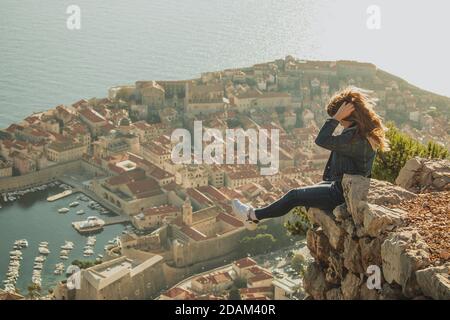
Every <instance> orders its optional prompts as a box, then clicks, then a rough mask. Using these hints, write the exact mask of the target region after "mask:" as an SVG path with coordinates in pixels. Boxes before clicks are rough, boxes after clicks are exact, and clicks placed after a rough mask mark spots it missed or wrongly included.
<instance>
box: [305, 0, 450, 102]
mask: <svg viewBox="0 0 450 320" xmlns="http://www.w3.org/2000/svg"><path fill="white" fill-rule="evenodd" d="M317 2H318V3H320V6H321V8H322V9H321V10H319V11H318V12H317V18H316V19H313V24H314V29H315V30H316V32H317V34H319V33H320V37H318V38H317V39H318V41H319V42H320V43H319V44H318V48H317V55H318V56H319V57H320V58H330V59H335V58H342V57H347V58H354V59H356V60H363V61H370V62H373V63H375V64H377V65H378V66H379V67H381V68H384V69H386V70H387V71H390V72H392V73H394V74H396V75H399V76H402V77H403V78H405V79H407V80H409V81H410V82H412V83H414V84H416V85H419V86H421V87H423V88H426V89H431V90H434V91H436V92H439V93H442V94H446V95H447V96H450V84H449V79H448V76H449V71H450V40H449V32H450V1H442V0H427V1H423V0H421V1H407V0H389V1H388V0H373V1H366V0H339V1H338V0H334V1H317ZM370 5H377V6H378V7H379V8H380V13H381V14H380V18H381V20H380V21H381V29H379V30H370V29H368V28H367V25H366V21H367V18H368V16H369V15H368V14H367V13H366V11H365V10H366V9H367V8H368V7H369V6H370Z"/></svg>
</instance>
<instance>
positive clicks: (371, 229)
mask: <svg viewBox="0 0 450 320" xmlns="http://www.w3.org/2000/svg"><path fill="white" fill-rule="evenodd" d="M405 216H406V212H404V211H402V210H400V209H388V208H385V207H382V206H379V205H374V204H369V205H368V206H366V207H365V208H364V214H363V217H364V218H363V226H364V232H365V233H366V234H368V235H369V236H371V237H378V236H380V235H381V234H382V233H384V232H386V231H391V230H393V229H394V228H395V227H397V226H399V225H401V224H402V222H403V218H404V217H405Z"/></svg>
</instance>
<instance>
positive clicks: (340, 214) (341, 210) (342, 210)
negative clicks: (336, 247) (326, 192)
mask: <svg viewBox="0 0 450 320" xmlns="http://www.w3.org/2000/svg"><path fill="white" fill-rule="evenodd" d="M333 215H334V217H335V218H336V221H338V222H343V221H345V220H348V218H349V217H350V214H349V213H348V211H347V205H346V204H345V203H344V204H341V205H340V206H337V207H336V208H334V210H333Z"/></svg>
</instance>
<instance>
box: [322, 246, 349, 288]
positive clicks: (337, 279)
mask: <svg viewBox="0 0 450 320" xmlns="http://www.w3.org/2000/svg"><path fill="white" fill-rule="evenodd" d="M344 275H345V268H344V259H343V258H342V257H341V255H340V254H338V253H336V252H331V254H330V256H329V257H328V268H327V270H326V273H325V279H326V280H327V282H329V283H331V284H340V283H341V281H342V280H343V279H344Z"/></svg>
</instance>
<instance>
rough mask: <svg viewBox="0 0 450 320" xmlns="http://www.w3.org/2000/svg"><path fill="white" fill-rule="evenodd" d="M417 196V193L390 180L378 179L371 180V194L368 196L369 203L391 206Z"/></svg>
mask: <svg viewBox="0 0 450 320" xmlns="http://www.w3.org/2000/svg"><path fill="white" fill-rule="evenodd" d="M415 197H416V194H414V193H412V192H410V191H408V190H406V189H404V188H402V187H400V186H396V185H394V184H392V183H390V182H387V181H381V180H376V179H371V180H370V188H369V194H368V197H367V200H368V202H369V203H373V204H378V205H382V206H389V205H395V204H399V203H400V202H401V201H403V200H409V199H412V198H415Z"/></svg>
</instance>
